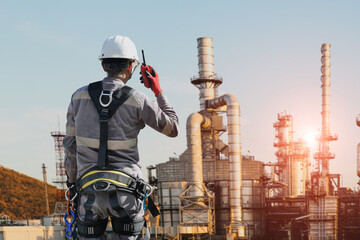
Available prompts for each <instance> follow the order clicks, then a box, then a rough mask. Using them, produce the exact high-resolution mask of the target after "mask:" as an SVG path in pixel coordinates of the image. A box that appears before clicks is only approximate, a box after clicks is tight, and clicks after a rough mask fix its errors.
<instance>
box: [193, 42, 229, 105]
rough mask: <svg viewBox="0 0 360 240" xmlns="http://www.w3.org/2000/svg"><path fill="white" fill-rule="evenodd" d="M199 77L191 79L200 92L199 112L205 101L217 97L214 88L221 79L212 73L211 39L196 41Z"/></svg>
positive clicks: (212, 54) (212, 52)
mask: <svg viewBox="0 0 360 240" xmlns="http://www.w3.org/2000/svg"><path fill="white" fill-rule="evenodd" d="M197 49H198V66H199V72H198V73H199V75H198V76H194V77H192V78H191V83H192V84H194V85H195V86H196V87H197V88H199V90H200V96H199V100H200V110H201V111H204V110H205V100H210V99H214V98H216V97H217V94H216V88H217V87H218V86H219V85H220V84H221V83H222V78H221V77H217V76H216V74H215V73H214V51H213V39H212V38H209V37H202V38H198V39H197Z"/></svg>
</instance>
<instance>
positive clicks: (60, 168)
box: [51, 131, 66, 225]
mask: <svg viewBox="0 0 360 240" xmlns="http://www.w3.org/2000/svg"><path fill="white" fill-rule="evenodd" d="M51 136H52V137H53V138H54V143H55V164H56V179H54V180H53V183H54V184H55V185H56V189H57V193H56V202H55V209H54V218H53V224H54V225H55V224H63V223H64V214H65V212H66V201H65V189H66V173H65V165H64V156H65V151H64V145H63V140H64V137H65V133H64V132H62V131H54V132H51Z"/></svg>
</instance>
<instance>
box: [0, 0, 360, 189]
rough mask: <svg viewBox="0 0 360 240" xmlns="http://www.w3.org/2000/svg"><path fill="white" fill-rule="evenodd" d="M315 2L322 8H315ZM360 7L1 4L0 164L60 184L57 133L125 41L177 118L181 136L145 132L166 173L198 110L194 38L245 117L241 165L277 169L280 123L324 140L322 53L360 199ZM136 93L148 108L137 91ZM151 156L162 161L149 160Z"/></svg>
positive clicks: (145, 146) (147, 153)
mask: <svg viewBox="0 0 360 240" xmlns="http://www.w3.org/2000/svg"><path fill="white" fill-rule="evenodd" d="M314 2H315V3H314ZM359 10H360V3H359V2H358V1H153V2H150V1H110V0H109V1H101V2H100V1H89V0H87V1H61V2H55V1H36V0H33V1H1V2H0V29H1V33H0V36H1V38H0V39H1V40H0V41H1V44H0V52H1V58H0V66H1V67H0V79H1V88H0V89H1V90H0V102H1V103H0V105H1V111H0V130H1V131H0V132H1V137H0V146H1V148H0V164H1V165H3V166H5V167H8V168H12V169H14V170H17V171H19V172H22V173H25V174H28V175H30V176H33V177H36V178H38V179H42V175H41V164H42V163H45V164H46V165H47V167H48V179H49V181H50V180H51V179H52V178H53V177H55V156H54V147H53V140H52V138H51V136H50V131H52V130H57V129H58V119H59V122H60V128H61V129H62V130H63V129H64V126H65V113H66V109H67V106H68V103H69V100H70V97H71V94H72V93H73V91H74V90H76V89H77V88H79V87H81V86H83V85H86V84H88V83H89V82H93V81H97V80H101V79H102V78H103V76H104V73H103V71H102V69H101V67H100V63H99V61H98V60H97V57H98V54H99V51H100V48H101V45H102V43H103V41H104V40H105V39H106V38H107V37H109V36H111V35H115V34H121V35H126V36H129V37H130V38H131V39H132V40H133V41H134V42H135V44H136V46H137V48H138V50H139V53H140V50H141V49H144V50H145V52H146V57H147V62H148V64H151V65H152V66H154V67H155V69H156V70H157V72H158V73H159V75H160V80H161V87H162V89H163V90H164V92H165V93H166V94H167V96H168V98H169V100H170V102H171V103H172V104H173V106H174V108H175V109H176V110H177V112H178V114H179V117H180V127H181V132H180V136H179V137H178V138H176V139H169V138H166V137H165V136H163V135H161V134H158V133H156V132H154V131H153V130H152V129H150V128H146V129H145V130H143V131H142V133H141V135H140V138H139V139H140V143H139V148H140V151H141V153H140V154H141V162H142V165H143V167H144V169H145V167H146V166H148V165H150V164H156V163H160V162H165V161H167V159H168V157H169V156H173V155H174V152H175V153H176V154H178V155H179V154H181V153H182V152H183V151H184V150H185V149H186V136H185V134H186V128H185V127H186V126H185V123H186V119H187V117H188V115H189V114H191V113H192V112H196V111H198V110H199V101H198V90H197V89H196V88H195V87H194V86H192V85H191V84H190V80H189V79H190V77H191V76H193V75H196V74H197V71H198V68H197V50H196V38H198V37H213V38H214V54H215V72H217V73H218V74H219V75H221V76H223V79H224V81H223V84H222V85H221V86H220V88H219V93H220V94H223V93H232V94H234V95H235V96H237V97H238V99H239V102H240V105H241V113H242V115H241V131H242V132H241V134H242V136H241V139H242V150H243V153H248V151H250V153H251V154H252V155H255V158H256V159H258V160H262V161H265V162H269V161H275V159H276V158H275V156H274V151H275V149H274V148H273V141H274V129H273V127H272V124H273V123H274V122H275V121H276V116H277V113H278V112H282V111H284V110H286V111H287V112H288V113H290V114H292V115H293V116H294V129H295V135H296V138H297V137H301V136H303V135H304V134H307V133H310V132H315V133H316V131H317V129H320V128H321V125H320V124H321V116H320V112H321V89H320V76H321V72H320V66H321V62H320V58H321V53H320V47H321V44H322V43H330V44H331V45H332V47H331V53H332V56H331V63H332V66H331V73H332V75H331V89H330V93H331V99H330V104H331V107H330V110H331V121H330V124H331V125H330V127H331V132H332V133H336V134H338V135H339V140H338V141H337V142H334V143H332V145H331V150H332V152H334V153H335V154H336V159H335V160H332V161H331V165H330V166H331V172H332V173H340V174H342V175H343V181H344V184H343V185H344V186H349V187H354V186H356V182H357V181H358V178H357V176H356V145H357V143H358V142H359V141H360V129H359V128H358V127H356V125H355V116H356V115H357V114H358V113H360V109H359V107H358V105H359V103H360V94H358V91H359V89H360V81H359V73H358V66H359V65H360V58H359V54H360V45H359V43H360V33H359V32H360V31H359V29H360V28H359V25H360V15H359ZM138 78H139V75H138V71H137V72H136V74H135V75H134V76H133V79H132V80H131V81H130V82H129V85H130V86H132V87H134V88H137V89H139V90H141V91H143V92H145V93H147V94H149V96H151V97H152V93H151V92H150V91H149V90H148V89H145V88H144V87H143V86H141V85H140V83H139V80H138ZM154 149H156V150H154Z"/></svg>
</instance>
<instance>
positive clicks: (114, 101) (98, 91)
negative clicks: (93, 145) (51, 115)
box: [88, 81, 133, 168]
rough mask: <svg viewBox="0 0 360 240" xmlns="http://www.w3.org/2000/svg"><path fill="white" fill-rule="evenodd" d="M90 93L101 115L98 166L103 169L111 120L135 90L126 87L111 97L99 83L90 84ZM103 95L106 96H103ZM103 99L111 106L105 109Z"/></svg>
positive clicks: (105, 162)
mask: <svg viewBox="0 0 360 240" xmlns="http://www.w3.org/2000/svg"><path fill="white" fill-rule="evenodd" d="M88 92H89V95H90V98H91V100H92V101H93V103H94V105H95V107H96V110H97V111H98V113H99V122H100V146H99V153H98V164H97V165H98V167H100V168H103V167H105V166H106V164H107V140H108V123H109V119H110V118H111V117H112V116H113V115H114V113H115V112H116V110H117V109H118V108H119V107H120V106H121V105H122V104H123V103H124V102H125V101H126V100H127V99H128V98H129V97H130V96H131V94H132V92H133V89H132V88H131V87H128V86H124V87H122V88H121V89H119V90H116V91H115V92H114V93H112V95H111V92H110V91H103V89H102V81H98V82H94V83H91V84H89V87H88ZM102 93H106V94H105V95H104V96H102ZM109 95H110V97H109ZM100 97H101V100H100ZM103 98H107V102H108V103H109V106H107V107H104V106H102V105H101V103H100V101H102V99H103Z"/></svg>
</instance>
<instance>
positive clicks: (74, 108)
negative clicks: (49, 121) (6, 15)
mask: <svg viewBox="0 0 360 240" xmlns="http://www.w3.org/2000/svg"><path fill="white" fill-rule="evenodd" d="M99 60H101V65H102V68H103V69H104V71H105V72H106V73H107V77H105V78H104V79H103V80H102V81H99V82H96V83H91V84H89V85H88V86H84V87H82V88H80V89H78V90H77V91H75V93H74V94H73V95H72V97H71V102H70V105H69V108H68V112H67V123H66V136H65V138H64V141H63V143H64V148H65V169H66V174H67V185H68V187H69V188H71V189H76V193H77V194H78V201H77V202H78V206H77V227H78V234H79V235H80V239H104V237H105V234H104V232H105V230H106V226H107V224H108V218H110V219H111V223H112V227H113V237H112V239H137V238H138V237H140V236H141V232H142V228H143V226H144V208H145V206H144V204H147V200H148V199H147V197H148V195H149V194H151V187H150V186H149V185H148V184H146V183H145V182H144V181H143V180H142V172H141V165H140V162H139V153H138V134H139V132H140V130H141V129H143V128H144V127H145V125H148V126H150V127H152V128H153V129H155V130H156V131H158V132H160V133H163V134H165V135H166V136H169V137H176V136H177V135H178V117H177V115H176V112H175V111H174V109H173V108H172V107H171V105H170V104H169V102H168V100H167V98H166V96H165V95H164V93H163V91H162V90H161V88H160V83H159V75H158V74H157V73H156V71H155V70H154V68H152V67H151V66H149V65H145V64H142V65H141V75H142V76H141V78H140V79H141V81H142V83H144V85H145V87H147V88H150V89H151V90H152V91H153V92H154V94H155V97H156V101H157V103H156V102H154V101H152V100H150V99H149V97H147V96H146V95H145V94H144V93H142V92H140V91H137V90H134V89H132V88H130V87H128V86H127V85H125V84H126V83H127V82H128V80H129V79H130V78H131V76H132V74H133V72H134V71H135V69H136V67H137V66H138V65H139V58H138V54H137V50H136V47H135V45H134V43H133V42H132V41H131V40H130V39H129V38H128V37H124V36H120V35H117V36H113V37H110V38H108V39H107V40H105V42H104V44H103V46H102V49H101V54H100V56H99ZM151 147H152V148H153V149H154V156H152V158H154V157H156V155H157V154H156V151H161V148H160V146H157V145H156V144H155V143H154V144H153V146H151ZM157 147H158V148H157ZM148 158H149V157H148ZM145 161H146V159H145ZM145 200H146V201H145ZM155 208H156V207H155ZM149 209H150V204H149ZM150 210H151V209H150ZM156 211H157V210H156Z"/></svg>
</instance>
